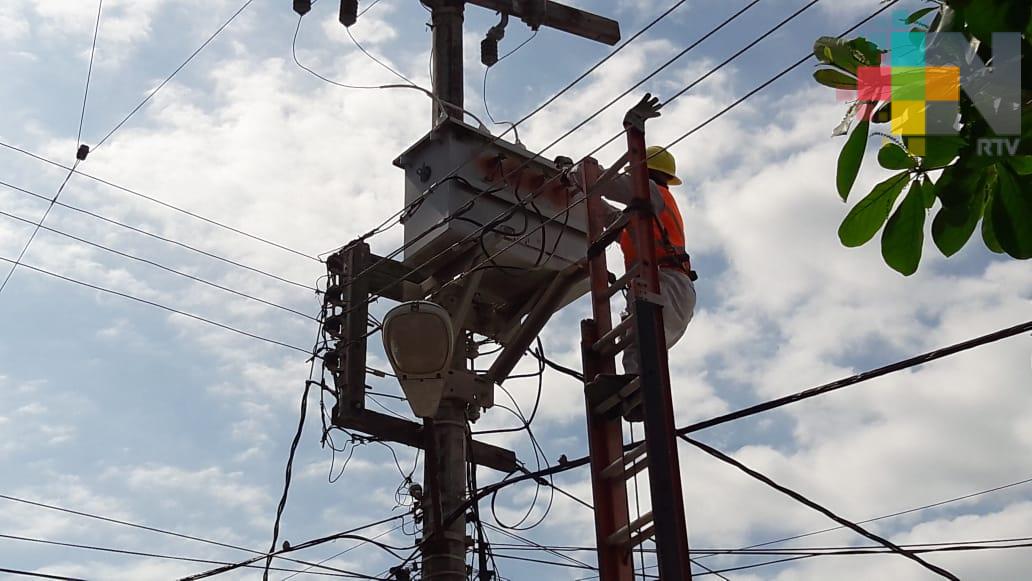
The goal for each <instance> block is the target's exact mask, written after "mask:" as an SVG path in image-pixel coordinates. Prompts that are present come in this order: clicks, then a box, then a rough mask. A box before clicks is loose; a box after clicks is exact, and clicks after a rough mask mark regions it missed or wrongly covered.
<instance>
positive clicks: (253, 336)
mask: <svg viewBox="0 0 1032 581" xmlns="http://www.w3.org/2000/svg"><path fill="white" fill-rule="evenodd" d="M0 260H3V261H5V262H10V263H12V264H13V263H14V261H13V260H11V259H10V258H4V257H2V256H0ZM22 266H23V267H25V268H28V269H29V270H34V271H36V272H39V273H41V274H46V275H48V276H52V277H54V278H59V279H61V280H64V281H68V282H71V283H75V284H77V285H81V286H84V287H87V288H91V289H93V290H98V291H101V292H105V293H108V294H113V295H116V296H120V297H122V298H126V299H130V300H133V301H136V302H138V303H143V304H145V305H150V306H152V307H157V308H159V309H162V310H165V311H168V312H170V313H175V314H177V315H183V316H184V317H189V318H191V319H194V320H196V321H201V322H202V323H207V324H209V325H214V326H216V327H219V328H221V329H225V330H227V331H232V332H234V333H237V334H239V335H243V336H245V337H250V338H251V339H257V340H259V341H264V342H266V343H271V344H273V345H279V346H280V347H286V348H287V349H293V350H294V351H299V352H301V353H304V354H306V355H308V354H311V351H310V350H308V349H304V348H301V347H297V346H296V345H291V344H289V343H284V342H283V341H278V340H276V339H270V338H268V337H263V336H261V335H256V334H254V333H251V332H249V331H244V330H242V329H238V328H236V327H233V326H230V325H227V324H225V323H219V322H217V321H213V320H211V319H207V318H205V317H202V316H200V315H195V314H193V313H188V312H186V311H181V310H179V309H175V308H172V307H169V306H167V305H163V304H161V303H156V302H154V301H150V300H147V299H142V298H140V297H136V296H133V295H130V294H127V293H123V292H120V291H116V290H112V289H109V288H104V287H102V286H97V285H95V284H90V283H88V282H83V281H81V280H77V279H74V278H71V277H68V276H64V275H61V274H57V273H55V272H51V271H49V270H45V269H42V268H39V267H36V266H31V265H28V264H22Z"/></svg>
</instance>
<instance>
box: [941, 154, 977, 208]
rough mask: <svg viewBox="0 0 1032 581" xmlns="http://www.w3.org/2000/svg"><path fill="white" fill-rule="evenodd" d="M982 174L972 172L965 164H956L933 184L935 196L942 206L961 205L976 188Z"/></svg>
mask: <svg viewBox="0 0 1032 581" xmlns="http://www.w3.org/2000/svg"><path fill="white" fill-rule="evenodd" d="M983 173H984V172H981V171H972V170H971V168H969V167H967V165H966V164H963V163H961V162H959V161H958V162H957V163H955V164H953V165H951V166H949V167H948V168H946V169H945V170H943V172H942V175H941V176H939V181H937V182H935V196H936V197H937V198H939V201H941V202H942V205H943V206H955V205H963V204H966V203H967V202H968V200H969V199H970V198H971V195H972V193H973V192H974V191H975V189H976V188H977V187H978V182H979V180H980V179H981V176H982V175H983Z"/></svg>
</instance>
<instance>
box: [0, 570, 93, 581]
mask: <svg viewBox="0 0 1032 581" xmlns="http://www.w3.org/2000/svg"><path fill="white" fill-rule="evenodd" d="M0 573H10V574H11V575H21V576H23V577H36V578H39V579H60V580H61V581H86V580H85V579H82V578H80V577H63V576H61V575H47V574H46V573H36V572H34V571H20V570H18V569H6V568H2V567H0Z"/></svg>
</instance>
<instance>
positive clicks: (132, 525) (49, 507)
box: [0, 494, 346, 573]
mask: <svg viewBox="0 0 1032 581" xmlns="http://www.w3.org/2000/svg"><path fill="white" fill-rule="evenodd" d="M0 498H2V499H4V500H8V501H11V502H17V503H20V504H25V505H28V506H33V507H36V508H43V509H47V510H52V511H56V512H63V513H65V514H72V515H75V516H79V517H83V518H89V519H93V520H99V521H101V522H106V523H110V524H116V525H120V526H124V527H129V528H134V529H140V530H144V531H148V532H152V533H158V534H162V535H168V536H170V537H176V538H180V539H185V540H188V541H195V542H198V543H204V544H206V545H213V546H216V547H224V548H227V549H235V550H237V551H244V552H245V553H252V554H256V555H262V556H263V557H264V556H265V553H264V552H262V551H256V550H254V549H248V548H247V547H241V546H239V545H233V544H230V543H223V542H220V541H213V540H211V539H206V538H204V537H198V536H194V535H187V534H184V533H178V532H175V531H172V530H168V529H161V528H158V527H152V526H148V525H142V524H139V523H134V522H129V521H126V520H120V519H116V518H111V517H107V516H103V515H99V514H93V513H88V512H83V511H79V510H73V509H70V508H65V507H61V506H57V505H53V504H47V503H44V502H39V501H35V500H28V499H25V498H19V497H17V496H11V495H8V494H0ZM281 558H282V559H283V560H285V561H290V562H292V563H298V564H301V565H309V566H317V567H319V568H321V569H325V570H328V571H335V572H338V573H346V571H341V570H338V569H334V568H333V567H328V566H323V565H321V564H313V563H309V562H306V561H299V560H296V559H290V558H287V557H281Z"/></svg>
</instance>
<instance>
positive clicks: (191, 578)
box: [179, 515, 404, 581]
mask: <svg viewBox="0 0 1032 581" xmlns="http://www.w3.org/2000/svg"><path fill="white" fill-rule="evenodd" d="M403 516H404V515H397V516H392V517H389V518H385V519H382V520H379V521H376V522H374V523H370V524H367V525H363V526H360V527H356V528H353V529H350V530H347V531H344V532H342V533H335V534H332V535H328V536H325V537H319V538H317V539H312V540H310V541H305V542H303V543H299V544H297V545H291V546H289V547H284V548H282V549H279V550H277V551H272V552H270V553H263V554H261V555H260V556H258V557H254V558H252V559H248V560H246V561H240V562H238V563H233V564H230V565H226V566H224V567H219V568H217V569H210V570H208V571H204V572H201V573H197V574H194V575H190V576H188V577H183V578H181V579H180V580H179V581H195V580H197V579H205V578H207V577H214V576H215V575H221V574H222V573H227V572H229V571H233V570H235V569H239V568H241V567H246V566H247V565H250V564H252V563H256V562H258V561H261V560H262V559H265V558H266V557H268V556H270V555H271V556H273V557H280V556H281V555H283V554H285V553H291V552H293V551H300V550H302V549H308V548H311V547H314V546H317V545H321V544H324V543H329V542H333V541H336V540H338V539H357V540H360V541H363V542H366V543H371V544H373V545H375V546H377V547H380V548H383V549H385V550H387V551H388V552H391V553H392V554H393V549H394V548H393V547H387V546H386V545H384V544H383V543H378V542H376V541H373V540H372V539H369V538H367V537H363V536H361V535H355V534H353V533H356V532H358V531H361V530H363V529H368V528H372V527H375V526H379V525H382V524H385V523H389V522H391V521H394V520H397V519H399V518H402V517H403ZM306 564H308V563H306ZM377 578H378V577H372V576H368V577H366V579H377Z"/></svg>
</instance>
